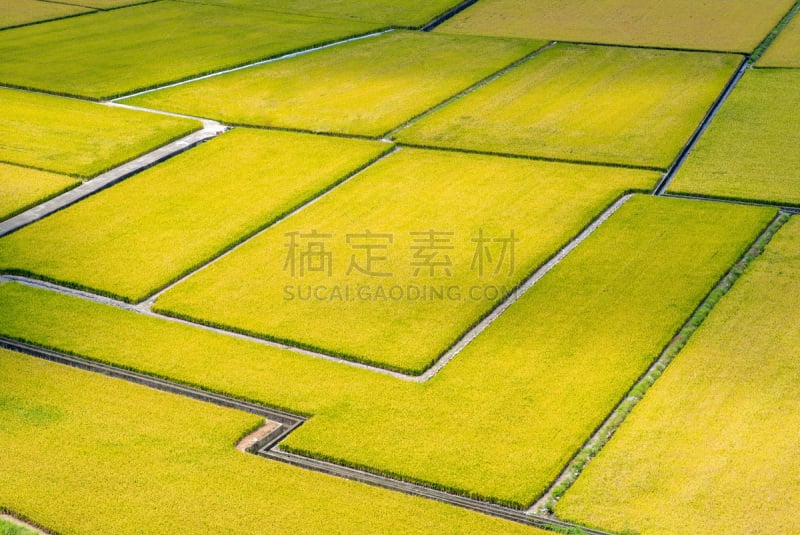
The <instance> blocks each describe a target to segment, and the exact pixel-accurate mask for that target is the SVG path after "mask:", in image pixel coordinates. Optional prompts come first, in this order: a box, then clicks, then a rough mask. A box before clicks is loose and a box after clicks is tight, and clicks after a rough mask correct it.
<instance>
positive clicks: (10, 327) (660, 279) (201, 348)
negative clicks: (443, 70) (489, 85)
mask: <svg viewBox="0 0 800 535" xmlns="http://www.w3.org/2000/svg"><path fill="white" fill-rule="evenodd" d="M773 215H774V211H773V210H769V209H760V208H752V207H741V206H728V205H723V204H719V203H703V202H696V201H683V200H675V199H658V198H652V197H636V198H634V199H633V200H631V201H629V202H628V203H627V204H626V205H625V206H623V208H622V211H620V212H618V213H616V214H615V215H614V216H613V217H612V218H611V219H610V220H608V221H607V222H606V223H604V224H603V225H602V226H601V227H600V228H599V230H598V231H597V232H596V233H595V234H593V235H592V236H591V237H590V238H589V239H588V240H587V241H586V242H584V243H583V244H582V245H581V246H579V247H578V249H576V250H575V251H574V252H573V253H571V254H570V255H569V256H568V257H567V258H566V259H565V260H564V261H563V262H562V263H561V264H560V265H559V266H557V267H556V268H555V269H554V270H553V271H551V272H550V273H549V274H548V275H547V276H545V277H544V278H543V279H542V280H541V281H540V282H539V283H538V284H537V285H535V286H534V287H533V288H532V289H531V290H530V291H529V292H528V293H527V294H526V295H525V296H523V298H522V299H521V300H520V301H518V302H517V303H516V304H515V305H513V306H512V307H511V308H510V309H509V310H507V311H506V313H505V314H503V315H502V316H501V317H500V319H499V320H497V322H496V323H494V324H493V325H492V326H491V327H489V329H487V330H486V331H485V332H484V333H483V334H482V335H480V336H479V337H478V338H477V339H476V340H475V341H474V342H473V344H472V345H471V346H468V347H467V349H466V350H465V351H463V352H462V353H461V354H459V355H458V356H457V357H456V358H455V359H454V360H453V361H452V362H450V363H449V364H448V365H447V366H446V367H445V368H444V369H443V370H442V371H441V372H440V373H439V374H438V375H436V376H435V377H434V378H433V379H432V380H430V381H428V382H426V383H424V384H417V383H409V382H404V381H398V380H396V379H394V378H392V377H387V376H385V375H382V374H377V373H374V372H372V371H369V370H364V369H359V368H355V367H352V366H346V365H342V364H339V363H336V362H330V361H327V360H323V359H317V358H313V357H309V356H306V355H301V354H297V353H294V352H289V351H284V350H280V349H276V348H274V347H269V346H265V345H261V344H257V343H253V342H248V341H245V340H242V339H237V338H235V337H232V336H226V335H223V334H219V333H215V332H209V331H205V330H202V329H199V328H197V327H193V326H190V325H186V324H181V323H174V322H170V321H167V320H166V319H162V318H154V317H149V316H145V315H141V314H137V313H135V312H131V311H127V310H122V309H119V308H114V307H110V306H105V305H101V304H98V303H95V302H91V301H86V300H82V299H78V298H75V297H70V296H66V295H63V294H58V293H54V292H49V291H45V290H41V289H36V288H30V287H26V286H22V285H19V284H13V283H7V284H0V310H2V312H3V313H2V314H0V334H2V335H3V336H7V337H11V338H15V339H22V340H28V341H31V342H33V343H36V344H38V345H42V346H46V347H52V348H55V349H59V350H62V351H67V352H70V353H73V354H77V355H82V356H85V357H88V358H93V359H96V360H102V361H105V362H110V363H114V364H116V365H119V366H123V367H126V368H132V369H136V370H141V371H145V372H148V373H151V374H154V375H158V376H162V377H169V378H172V379H175V380H179V381H182V382H186V383H190V384H196V385H202V386H205V387H206V388H209V389H211V390H215V391H222V392H228V393H230V394H233V395H236V396H240V397H243V398H247V399H253V400H259V401H261V402H264V403H266V404H268V405H271V406H276V407H283V408H286V409H288V410H291V411H297V412H299V413H302V414H307V415H310V416H311V419H310V420H309V421H307V422H306V423H305V424H303V426H302V427H300V428H299V429H298V430H297V431H295V432H294V433H293V434H292V435H291V436H290V437H289V439H288V444H287V445H286V447H290V448H293V449H295V450H299V451H307V452H309V453H312V454H313V455H315V456H320V457H327V458H335V459H339V460H341V461H342V462H345V463H349V464H356V465H363V466H366V467H369V468H370V469H371V470H375V471H382V472H388V473H393V474H397V475H399V476H401V477H403V478H407V479H416V480H420V481H425V482H428V483H429V484H431V485H434V486H439V487H445V488H449V489H454V490H459V491H461V492H470V493H473V494H476V495H483V496H485V497H489V498H491V499H493V500H496V501H503V502H506V503H511V504H516V505H517V506H524V505H527V504H528V503H529V502H530V501H531V500H533V499H534V498H535V497H536V495H537V494H538V493H539V492H541V490H542V489H543V488H544V487H545V486H546V485H547V484H548V482H549V481H550V480H552V478H553V477H555V475H556V474H557V473H558V472H559V470H560V469H561V468H562V467H563V465H564V464H565V463H566V462H567V461H568V460H569V458H570V457H571V455H572V454H573V453H574V452H575V450H576V449H577V448H578V447H579V446H580V445H581V444H582V443H583V441H584V440H586V438H587V437H588V436H589V434H590V433H591V432H592V430H593V429H594V428H595V427H596V426H597V424H598V423H599V422H600V421H601V420H602V419H603V418H604V417H605V415H606V414H607V413H608V412H609V411H610V410H611V408H612V407H613V406H614V405H615V404H616V403H617V402H618V401H619V399H620V398H621V397H622V396H623V394H624V392H625V391H626V390H627V389H628V388H630V385H631V384H632V383H633V382H634V381H635V379H636V378H637V377H638V376H639V375H640V374H641V372H642V370H643V369H644V368H646V367H647V366H648V365H649V363H650V362H651V360H652V359H654V358H655V357H656V356H657V355H658V352H659V351H660V350H661V348H662V347H663V346H664V345H665V344H666V343H667V342H668V341H669V340H670V339H671V337H672V336H673V335H674V333H675V332H676V330H677V329H678V327H679V326H680V325H681V324H682V323H683V322H684V321H685V320H686V318H687V317H688V316H689V315H690V314H691V312H692V310H693V309H694V307H696V306H697V305H698V303H699V302H700V301H701V299H702V298H703V296H704V295H705V293H706V292H707V291H708V290H710V289H711V287H712V286H713V285H714V283H715V282H716V281H717V280H718V279H719V277H720V276H721V275H722V274H723V273H724V272H725V271H726V270H727V269H728V268H729V267H730V265H731V264H733V262H735V260H736V258H737V257H738V256H739V255H740V254H741V253H742V252H743V251H744V250H745V249H746V248H747V246H748V245H749V244H750V243H751V242H752V241H753V240H754V239H755V237H756V235H757V234H758V233H759V232H760V231H761V229H762V228H763V227H765V226H766V225H767V224H768V222H769V220H770V219H771V218H772V217H773ZM259 262H263V260H259ZM667 281H668V282H667ZM248 282H249V281H248ZM87 332H90V333H92V336H91V337H88V336H86V333H87ZM341 332H342V333H346V334H349V333H347V331H346V330H344V329H343V330H342V331H341ZM120 340H125V343H124V344H121V343H120V342H119V341H120ZM162 419H163V416H162ZM412 430H413V432H411V431H412Z"/></svg>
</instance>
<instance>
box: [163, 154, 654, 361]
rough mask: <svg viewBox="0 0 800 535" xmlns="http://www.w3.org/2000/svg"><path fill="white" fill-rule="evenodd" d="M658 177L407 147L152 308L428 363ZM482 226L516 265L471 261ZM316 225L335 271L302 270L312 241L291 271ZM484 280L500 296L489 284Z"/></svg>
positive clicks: (329, 347)
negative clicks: (370, 261) (369, 261)
mask: <svg viewBox="0 0 800 535" xmlns="http://www.w3.org/2000/svg"><path fill="white" fill-rule="evenodd" d="M657 180H658V174H657V173H653V172H644V171H634V170H627V169H626V170H610V169H606V168H596V167H589V166H575V165H566V164H555V163H549V162H536V161H530V160H523V159H512V158H498V157H494V156H482V155H466V154H457V153H449V152H439V151H427V150H416V149H402V150H401V151H399V152H397V153H395V154H393V155H392V156H390V157H389V158H387V159H385V160H383V161H381V162H379V163H378V164H376V165H375V166H373V167H372V168H370V169H368V170H366V171H365V172H363V173H362V174H361V175H359V176H357V177H355V178H353V179H352V180H351V181H349V182H348V183H347V184H345V185H343V186H341V187H340V188H339V189H338V190H337V191H335V192H333V193H331V194H330V195H329V196H327V197H326V198H324V199H322V200H320V201H319V202H318V203H316V204H314V205H313V206H310V207H308V208H306V209H304V210H303V211H302V212H300V213H298V214H295V215H293V216H292V217H290V218H288V219H287V220H285V221H282V222H281V223H280V224H278V225H276V226H275V227H273V228H271V229H269V230H268V231H267V232H266V233H264V234H262V235H260V236H258V237H257V238H255V239H253V240H252V241H250V242H249V243H247V244H245V245H244V246H242V247H241V248H240V249H238V250H236V251H235V252H234V253H232V254H230V255H229V256H227V257H225V258H223V259H221V260H219V261H218V262H215V263H214V264H213V265H212V266H210V267H208V268H206V269H204V270H203V271H201V272H199V273H197V274H195V275H193V276H192V277H190V278H189V279H187V280H186V281H184V282H182V283H181V284H180V285H178V286H177V287H175V288H174V289H171V290H170V291H168V292H167V293H166V294H164V295H163V296H162V297H161V298H159V300H158V301H157V302H156V308H157V309H158V310H161V311H167V312H168V313H170V314H174V315H178V316H181V317H188V318H194V319H197V320H199V321H201V322H205V323H212V324H217V325H224V326H227V327H229V328H233V329H235V330H240V331H245V332H249V333H253V334H255V335H256V336H262V337H267V338H272V339H278V340H290V341H292V342H293V343H295V344H300V345H304V346H307V347H313V348H321V349H322V350H323V351H326V352H328V353H334V354H338V355H343V356H345V358H350V359H353V360H358V361H362V362H368V363H373V364H377V365H379V366H385V367H388V368H392V369H397V370H402V371H405V372H411V373H421V372H422V371H423V370H424V369H425V368H427V367H428V366H430V364H432V362H433V361H434V360H435V359H436V358H437V357H438V356H439V355H441V354H442V353H443V352H444V351H446V350H447V348H448V347H449V346H450V345H451V344H452V343H453V342H454V341H455V340H456V339H457V338H458V337H459V336H460V335H461V334H463V333H464V332H465V331H466V330H467V329H469V327H470V326H472V325H473V324H474V323H475V322H476V321H477V320H479V319H480V318H481V317H482V316H483V315H485V314H486V313H487V312H488V311H489V310H491V308H493V307H494V305H496V304H497V303H498V302H499V299H500V298H502V297H503V296H504V295H505V294H508V293H509V292H510V291H511V290H512V289H513V288H515V287H516V286H517V285H518V284H520V282H522V280H523V279H524V278H525V277H526V276H527V275H528V274H530V273H531V272H533V271H534V270H535V269H536V268H537V267H538V266H539V265H540V264H542V263H543V262H544V261H545V260H547V258H548V257H550V256H551V255H553V254H554V253H555V252H556V251H557V250H558V248H559V247H561V246H562V245H563V244H565V243H566V242H567V241H568V240H569V239H571V238H572V237H573V236H574V235H576V234H578V233H579V232H580V230H581V228H583V227H584V226H586V225H587V224H588V223H589V222H591V220H592V219H593V218H594V217H596V216H597V215H598V214H599V213H600V212H602V210H603V209H604V208H605V207H606V206H608V205H610V204H611V203H613V202H614V201H615V200H616V199H617V198H619V197H620V196H621V195H622V193H624V192H625V191H628V190H632V189H638V190H648V189H649V188H651V187H652V185H653V183H654V182H655V181H657ZM480 229H483V232H484V236H485V238H487V239H490V240H493V239H503V238H509V237H510V232H511V231H513V232H514V233H515V237H516V238H517V239H518V240H519V241H518V242H517V243H516V244H515V247H514V255H515V259H514V262H513V264H512V262H511V261H510V254H511V253H510V249H507V253H508V254H509V256H507V257H506V258H505V259H503V260H502V262H501V261H500V256H501V254H502V247H503V245H502V244H501V243H499V242H498V243H489V244H488V246H489V254H491V255H494V256H493V257H492V259H491V260H492V263H491V265H490V262H489V258H488V256H487V257H486V265H485V266H484V267H485V269H484V271H483V273H481V271H480V269H479V268H478V266H473V264H472V262H473V258H474V255H475V252H476V248H477V245H476V243H475V242H472V241H471V240H472V239H474V238H477V236H478V233H479V231H480ZM312 230H316V231H317V232H318V233H321V234H330V235H331V238H330V239H327V240H325V243H326V245H327V248H328V249H329V250H330V252H331V255H332V256H331V263H332V266H331V267H332V269H331V272H330V274H329V273H328V272H327V271H322V272H309V273H304V274H302V276H301V274H300V269H299V268H300V265H301V264H302V262H301V261H300V257H299V254H300V253H301V252H302V251H305V250H306V247H307V244H308V243H309V242H311V241H313V239H301V240H298V242H297V243H298V246H299V249H298V251H297V252H298V254H296V255H292V256H293V257H294V259H295V262H297V264H296V268H297V269H295V270H294V273H293V272H292V270H291V267H289V268H288V269H284V268H285V267H286V264H285V262H286V258H287V256H289V253H288V249H287V248H286V245H287V244H288V243H289V241H290V238H288V237H287V236H288V234H289V233H293V232H301V233H309V232H311V231H312ZM366 230H369V231H371V232H373V233H378V234H380V233H384V234H388V235H389V237H387V238H386V239H372V240H369V241H367V240H365V239H361V238H355V239H351V242H350V243H348V242H347V239H348V238H347V236H348V234H350V235H359V234H360V235H363V234H364V233H365V231H366ZM429 230H434V231H436V232H450V233H453V234H451V235H439V236H437V239H442V240H444V241H443V242H441V244H442V245H444V246H445V247H449V249H442V250H438V252H437V251H436V250H434V249H425V250H420V249H414V247H420V246H427V245H428V242H426V241H425V239H426V238H425V237H424V236H419V235H416V236H412V235H411V234H410V233H411V232H426V231H429ZM389 238H391V239H392V240H393V241H392V242H391V243H389V241H388V239H389ZM415 239H416V240H422V241H421V242H420V241H414V240H415ZM365 243H371V244H374V245H378V246H382V247H383V248H382V249H376V250H374V255H375V256H380V257H386V261H380V262H375V264H374V265H373V266H372V269H371V272H372V274H370V273H366V274H364V273H360V272H359V271H358V270H356V269H351V262H352V259H353V258H355V260H356V262H357V263H358V265H359V266H360V267H361V268H363V269H365V270H367V267H366V252H365V251H363V250H359V249H357V247H358V246H359V245H363V244H365ZM418 251H419V252H421V253H422V254H434V255H436V256H435V257H433V260H434V261H441V262H443V263H445V264H448V265H447V266H441V267H434V269H433V273H431V271H430V267H425V266H421V265H420V264H422V262H421V261H420V259H419V258H416V259H415V254H416V253H417V252H418ZM415 264H416V265H415ZM498 268H499V273H498V272H496V270H497V269H498ZM448 271H449V273H448ZM379 273H383V274H387V275H386V276H380V275H378V274H379ZM245 281H246V282H245ZM318 287H325V288H327V290H326V291H325V293H324V294H320V295H322V298H316V297H314V298H311V299H307V297H308V292H309V288H315V289H316V288H318ZM409 287H412V288H430V287H433V288H446V289H448V290H443V292H442V293H444V292H450V291H451V290H449V289H451V288H453V289H454V290H452V293H450V294H449V295H450V297H449V298H448V297H431V295H430V292H429V294H428V296H427V297H422V292H421V291H418V290H411V291H409V290H408V288H409ZM484 287H491V290H488V292H495V291H496V292H497V293H491V294H484V293H483V288H484ZM287 288H289V290H288V291H287ZM337 288H338V289H339V290H340V291H341V297H342V298H341V299H339V298H338V297H337V294H335V293H334V291H335V290H334V289H337ZM362 288H363V289H364V290H362ZM392 288H399V289H402V295H401V294H399V293H398V294H396V296H398V297H396V298H391V297H385V298H381V295H382V294H380V292H381V291H382V290H385V291H386V292H387V294H388V293H389V292H390V291H391V289H392ZM473 288H479V290H475V291H473ZM495 289H497V290H495ZM315 292H316V290H315ZM348 292H349V293H348ZM416 292H418V293H419V294H420V296H419V297H418V298H415V295H416ZM303 294H305V295H306V297H302V298H301V296H302V295H303ZM443 318H447V320H446V321H443Z"/></svg>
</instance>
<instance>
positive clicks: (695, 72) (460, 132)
mask: <svg viewBox="0 0 800 535" xmlns="http://www.w3.org/2000/svg"><path fill="white" fill-rule="evenodd" d="M741 60H742V58H741V57H739V56H735V55H727V54H706V53H697V52H674V51H662V50H645V49H636V48H621V47H602V46H584V45H556V46H554V47H552V48H550V49H548V50H545V51H544V52H542V53H541V54H540V55H538V56H536V57H535V58H533V59H530V60H528V61H527V62H525V63H524V64H523V65H521V66H519V67H517V68H515V69H513V70H512V71H510V72H508V73H506V74H504V75H503V76H501V77H500V78H498V79H497V80H495V81H493V82H491V83H489V84H487V85H485V86H483V87H481V88H480V89H478V90H476V91H475V92H473V93H470V94H469V95H467V96H465V97H464V98H462V99H459V100H457V101H455V102H452V103H450V104H448V105H446V106H444V107H443V108H441V109H440V110H438V111H435V112H434V113H432V114H431V115H429V116H427V117H424V118H422V119H421V120H420V121H419V122H418V123H416V124H412V125H411V126H410V127H409V128H408V129H406V130H403V131H400V133H399V134H398V136H397V137H398V140H399V141H400V142H402V143H409V144H414V145H424V146H436V147H450V148H456V149H465V150H473V151H483V152H495V153H505V154H519V155H527V156H534V157H540V158H552V159H558V160H577V161H591V162H602V163H609V164H618V165H632V166H642V167H652V168H659V169H665V168H667V167H668V166H669V165H670V163H671V162H672V160H673V159H674V158H675V156H676V155H677V154H678V152H679V151H680V149H681V147H682V146H683V145H684V144H685V143H686V141H688V139H689V137H690V136H691V134H692V132H693V131H694V130H695V128H697V126H698V124H699V123H700V121H701V120H702V118H703V116H704V115H705V113H706V112H707V110H708V108H709V107H710V106H711V104H712V103H713V102H714V100H715V98H716V97H717V96H718V95H719V94H720V92H721V91H722V89H723V88H724V86H725V84H726V82H727V81H728V79H729V78H730V77H731V75H732V74H733V73H734V71H735V70H736V67H737V66H738V64H739V63H740V62H741Z"/></svg>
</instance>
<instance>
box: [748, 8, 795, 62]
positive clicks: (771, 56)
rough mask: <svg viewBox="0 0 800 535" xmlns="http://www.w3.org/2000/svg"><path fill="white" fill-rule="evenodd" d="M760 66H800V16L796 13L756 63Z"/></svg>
mask: <svg viewBox="0 0 800 535" xmlns="http://www.w3.org/2000/svg"><path fill="white" fill-rule="evenodd" d="M756 65H757V66H758V67H794V68H797V67H800V17H798V16H797V13H795V15H794V17H793V18H792V20H790V21H789V23H788V24H787V25H786V26H785V27H784V28H783V29H782V30H781V33H779V34H778V37H777V39H775V41H773V42H772V44H771V45H770V47H769V48H768V49H767V51H766V52H765V53H764V55H763V56H761V58H760V59H759V60H758V63H756Z"/></svg>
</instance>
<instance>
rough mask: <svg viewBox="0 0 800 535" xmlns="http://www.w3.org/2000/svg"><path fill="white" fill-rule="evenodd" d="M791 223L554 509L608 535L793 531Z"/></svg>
mask: <svg viewBox="0 0 800 535" xmlns="http://www.w3.org/2000/svg"><path fill="white" fill-rule="evenodd" d="M798 278H800V220H798V219H797V218H794V219H792V220H791V221H790V222H789V223H787V224H786V226H784V227H783V229H781V230H780V231H778V233H777V234H776V235H775V237H774V238H773V241H772V243H770V244H769V246H768V247H767V249H766V252H765V253H764V254H763V256H762V257H761V258H759V259H757V260H755V262H754V263H753V264H752V265H751V266H750V268H749V270H748V271H747V272H746V273H745V274H744V276H743V277H742V278H741V279H740V280H739V282H737V283H736V285H735V286H734V287H733V289H732V290H731V292H730V293H729V294H728V295H727V296H725V297H723V298H722V300H721V301H720V302H719V304H718V305H717V306H716V308H715V309H714V310H713V311H712V312H711V314H710V315H709V316H708V318H707V319H706V322H705V323H704V324H703V326H702V327H700V329H699V330H698V331H697V332H696V333H695V335H694V336H693V337H692V339H691V340H690V341H689V343H688V344H687V346H686V348H685V349H684V350H683V352H682V353H681V354H679V355H678V356H677V357H676V359H675V361H674V362H673V363H672V364H670V366H669V368H667V370H666V372H665V373H664V375H663V376H662V377H661V378H660V379H659V380H658V381H657V382H656V383H655V385H654V386H653V388H652V389H651V390H650V391H649V392H648V393H647V395H646V396H645V397H644V399H643V400H642V401H641V403H640V404H639V405H638V406H637V407H636V408H635V409H634V410H633V412H632V413H631V415H630V416H629V418H628V420H627V421H625V423H624V424H623V425H622V427H621V428H620V429H619V431H617V433H616V434H615V435H614V438H612V439H611V441H610V442H609V443H608V445H607V446H606V448H605V449H604V450H603V451H601V452H600V454H599V455H598V457H597V458H596V459H594V460H593V461H591V462H590V463H589V465H588V466H587V468H586V470H585V472H584V473H583V475H581V477H580V478H578V480H577V482H576V483H575V485H574V486H573V487H572V489H570V490H569V491H568V492H567V494H566V495H565V496H564V498H562V500H561V501H560V502H559V504H558V505H557V507H556V511H557V513H558V514H559V516H562V517H567V518H571V519H580V520H582V521H584V522H585V523H588V524H592V525H599V526H602V527H603V528H604V529H607V530H612V531H615V532H617V531H622V530H624V529H627V530H632V532H636V533H642V534H643V535H646V534H650V533H797V532H800V519H798V518H797V514H796V513H797V508H796V507H795V505H796V504H797V503H798V500H800V482H799V481H798V478H797V474H798V472H799V471H800V460H798V456H797V452H798V449H800V439H799V438H798V435H797V428H798V426H800V350H798V348H800V330H798V328H797V327H798V325H800V308H799V307H798V306H797V303H798V300H800V285H798V283H797V281H798Z"/></svg>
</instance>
